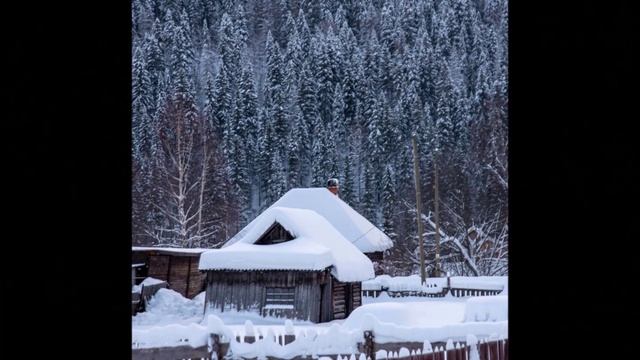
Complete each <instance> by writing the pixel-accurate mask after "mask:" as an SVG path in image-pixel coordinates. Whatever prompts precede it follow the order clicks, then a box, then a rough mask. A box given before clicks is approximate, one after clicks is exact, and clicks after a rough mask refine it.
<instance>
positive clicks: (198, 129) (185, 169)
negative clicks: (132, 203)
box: [147, 100, 219, 247]
mask: <svg viewBox="0 0 640 360" xmlns="http://www.w3.org/2000/svg"><path fill="white" fill-rule="evenodd" d="M163 124H164V125H165V126H163V127H161V129H160V141H161V143H162V149H163V151H164V157H163V159H164V161H163V162H161V163H160V164H159V167H160V172H161V174H162V178H163V180H164V181H163V182H162V183H161V184H159V187H158V189H157V190H158V191H159V192H160V194H161V196H160V201H159V202H158V203H154V206H155V207H156V208H157V209H158V210H159V211H160V213H161V214H162V215H163V217H164V222H163V224H162V225H161V226H156V227H154V228H153V229H150V230H149V231H147V234H148V235H150V236H152V237H153V238H155V239H156V240H157V241H158V243H159V244H160V245H165V246H177V247H195V246H200V245H201V243H202V242H203V239H205V238H207V237H210V236H212V235H214V234H215V233H216V232H217V231H218V230H219V228H217V227H216V226H215V223H212V222H211V221H206V220H205V219H204V218H203V214H204V211H205V207H206V205H207V202H208V200H207V199H206V198H205V191H206V189H207V186H208V183H207V177H208V176H209V175H208V164H209V162H210V161H211V159H212V154H211V153H210V152H209V151H208V146H209V145H208V144H207V137H206V135H205V131H204V128H203V127H202V124H204V120H203V119H198V118H196V117H194V116H190V115H189V112H188V111H185V105H184V104H183V103H181V102H180V101H176V100H173V101H170V102H168V104H167V108H166V110H165V112H164V116H163Z"/></svg>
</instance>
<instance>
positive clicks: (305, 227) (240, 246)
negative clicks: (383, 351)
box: [199, 190, 374, 282]
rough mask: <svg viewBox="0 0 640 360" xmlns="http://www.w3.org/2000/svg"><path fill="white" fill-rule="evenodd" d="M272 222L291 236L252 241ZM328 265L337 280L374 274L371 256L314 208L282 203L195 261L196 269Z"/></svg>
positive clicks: (288, 267) (363, 278)
mask: <svg viewBox="0 0 640 360" xmlns="http://www.w3.org/2000/svg"><path fill="white" fill-rule="evenodd" d="M325 191H326V190H325ZM326 192H327V193H329V192H328V191H326ZM329 195H331V196H334V195H332V194H331V193H329ZM274 223H278V224H280V225H282V227H284V228H285V229H286V230H287V231H288V232H290V233H291V234H292V235H293V236H294V239H293V240H291V241H287V242H283V243H280V244H273V245H255V244H254V243H255V242H256V241H257V240H258V239H259V238H260V236H262V235H263V234H264V233H265V232H266V231H267V230H268V229H269V228H270V227H271V226H272V225H273V224H274ZM328 267H332V269H331V271H332V274H333V275H334V276H335V277H336V278H337V279H338V280H340V281H345V282H349V281H362V280H368V279H372V278H373V277H374V270H373V264H372V263H371V260H369V258H367V257H366V256H365V255H364V254H363V253H362V252H360V250H358V249H357V248H356V247H355V246H354V245H353V244H351V243H350V242H349V241H347V240H346V239H345V238H344V237H343V236H342V235H341V234H340V233H339V232H338V231H337V230H336V229H335V228H334V227H333V226H332V225H331V224H330V223H329V222H328V221H327V220H326V219H325V218H323V217H322V216H320V215H318V214H317V213H316V212H315V211H311V210H303V209H293V208H282V207H271V208H269V209H267V210H266V211H265V212H263V213H262V214H261V215H260V216H259V217H258V218H256V220H254V223H253V226H252V227H251V228H250V229H248V230H247V231H246V232H245V233H244V236H243V237H242V238H241V239H239V240H238V241H237V242H236V243H234V244H232V245H229V246H226V247H224V248H222V249H214V250H209V251H207V252H205V253H203V254H202V255H201V256H200V265H199V269H200V270H311V271H321V270H324V269H326V268H328Z"/></svg>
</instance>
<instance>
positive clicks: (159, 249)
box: [131, 246, 209, 256]
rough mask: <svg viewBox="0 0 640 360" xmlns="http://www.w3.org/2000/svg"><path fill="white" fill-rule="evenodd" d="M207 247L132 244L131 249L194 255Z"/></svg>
mask: <svg viewBox="0 0 640 360" xmlns="http://www.w3.org/2000/svg"><path fill="white" fill-rule="evenodd" d="M207 250H209V249H203V248H171V247H146V246H133V247H131V251H156V252H158V253H159V254H176V255H191V256H195V255H198V254H201V253H203V252H205V251H207Z"/></svg>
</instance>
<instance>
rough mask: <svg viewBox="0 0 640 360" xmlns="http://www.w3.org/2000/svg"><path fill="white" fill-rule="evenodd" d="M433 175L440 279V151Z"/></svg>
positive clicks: (437, 260)
mask: <svg viewBox="0 0 640 360" xmlns="http://www.w3.org/2000/svg"><path fill="white" fill-rule="evenodd" d="M433 175H434V178H435V179H434V183H433V187H434V192H435V216H436V277H440V211H439V202H440V200H439V198H440V197H439V196H440V195H439V193H438V149H437V148H436V151H434V152H433Z"/></svg>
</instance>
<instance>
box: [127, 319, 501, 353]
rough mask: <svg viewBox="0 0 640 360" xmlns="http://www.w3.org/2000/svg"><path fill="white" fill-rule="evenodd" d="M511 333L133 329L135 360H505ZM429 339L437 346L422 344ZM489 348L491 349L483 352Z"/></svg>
mask: <svg viewBox="0 0 640 360" xmlns="http://www.w3.org/2000/svg"><path fill="white" fill-rule="evenodd" d="M479 310H482V309H479ZM474 320H475V319H474ZM494 320H501V319H494ZM365 329H369V330H365ZM506 333H507V332H506V322H505V321H489V322H484V323H482V322H477V321H476V322H474V323H471V324H468V323H467V324H464V323H463V324H455V325H451V326H443V327H441V328H425V329H419V328H418V329H413V328H409V327H403V326H398V325H394V324H389V323H382V322H380V321H378V320H377V319H375V318H374V317H371V316H370V317H369V318H368V319H367V321H365V322H364V323H363V326H362V327H358V328H355V329H353V330H350V329H348V328H345V327H343V326H340V325H338V324H333V325H332V326H331V327H329V328H328V329H326V331H324V332H319V331H316V330H315V329H307V330H306V331H301V332H298V333H297V334H295V332H294V328H293V325H292V324H291V322H290V321H288V322H287V323H286V324H285V333H284V334H279V335H276V334H274V332H273V329H271V328H269V329H268V330H267V332H266V334H265V333H260V331H259V330H258V329H257V328H254V327H253V325H252V324H251V323H250V322H247V324H245V329H244V332H242V333H241V334H236V333H234V332H233V331H232V330H231V328H230V327H228V326H225V325H224V324H223V323H222V321H221V320H220V319H219V318H217V317H216V316H209V318H208V324H207V325H206V326H202V325H198V324H190V325H175V324H174V325H170V326H165V327H158V328H152V329H148V330H134V334H133V339H134V343H133V344H132V358H133V360H147V359H156V360H175V359H222V358H225V357H233V358H236V359H266V358H269V359H270V360H279V359H281V360H301V359H304V358H308V357H311V358H314V359H317V358H323V357H324V358H331V359H332V360H355V359H356V355H357V357H358V360H369V359H370V360H376V359H384V358H401V359H405V360H413V359H415V360H433V359H444V352H446V353H447V358H446V359H447V360H451V359H455V360H458V359H478V357H477V356H475V355H477V354H478V353H480V354H481V355H482V353H483V351H484V352H487V354H492V355H491V359H492V360H495V359H504V358H506V357H505V354H506V347H507V343H506V340H504V339H503V338H500V337H499V336H506ZM465 334H492V335H478V337H481V338H482V339H483V340H482V341H480V342H478V340H477V337H476V336H474V335H465ZM499 334H500V335H499ZM425 338H427V339H432V340H435V341H429V340H424V341H419V340H420V339H425ZM445 339H446V340H447V341H446V342H445V341H444V340H445ZM454 341H456V342H454ZM485 343H486V344H487V345H484V347H482V346H483V345H482V344H485ZM478 344H480V346H478ZM470 355H474V356H475V357H474V356H471V357H470ZM343 356H346V357H343ZM480 359H483V360H484V359H486V358H482V357H480ZM321 360H322V359H321Z"/></svg>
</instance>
